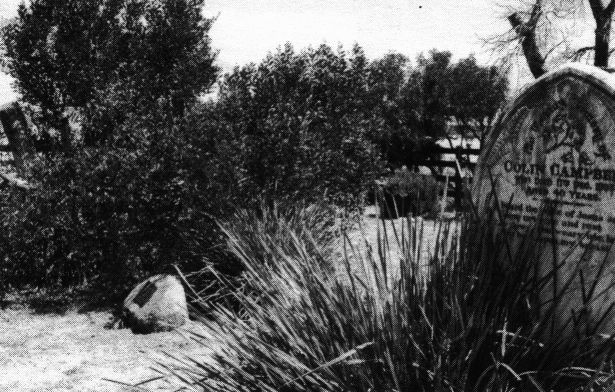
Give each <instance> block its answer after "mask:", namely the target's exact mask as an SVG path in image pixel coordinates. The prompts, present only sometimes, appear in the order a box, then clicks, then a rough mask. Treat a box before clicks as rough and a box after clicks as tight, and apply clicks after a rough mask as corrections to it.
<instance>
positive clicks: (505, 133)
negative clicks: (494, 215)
mask: <svg viewBox="0 0 615 392" xmlns="http://www.w3.org/2000/svg"><path fill="white" fill-rule="evenodd" d="M560 131H561V132H560ZM592 143H593V146H592V145H591V144H592ZM554 149H557V150H558V151H559V152H558V154H559V155H560V156H563V157H564V159H565V160H566V159H568V160H569V161H567V162H565V163H567V164H572V165H574V164H576V166H575V167H576V168H579V167H580V166H583V167H586V168H587V167H588V164H589V163H592V164H599V165H604V164H611V160H610V154H604V153H605V152H607V151H611V150H612V151H614V152H615V75H613V74H610V73H609V72H607V71H605V70H603V69H600V68H597V67H594V66H590V65H585V64H578V63H569V64H565V65H563V66H561V67H560V68H558V69H556V70H554V71H552V72H549V73H547V74H545V75H543V76H542V77H540V78H538V79H536V80H535V81H534V82H533V83H531V84H530V85H528V86H527V87H525V88H524V89H523V90H522V91H521V92H520V93H519V94H517V96H516V97H515V98H514V99H513V100H512V101H511V102H509V103H508V104H507V105H506V106H505V107H504V108H503V110H502V112H501V113H500V115H499V117H498V119H497V121H496V123H495V125H494V128H493V130H492V132H491V133H490V135H489V136H488V137H487V140H486V143H485V145H484V146H483V149H482V152H481V156H480V157H479V160H478V162H477V168H476V171H475V176H474V178H475V179H476V181H475V182H474V186H473V192H472V194H473V199H474V202H475V203H476V205H477V206H478V207H479V210H480V209H481V208H484V207H486V206H485V205H484V201H485V199H486V197H485V196H486V195H485V192H486V191H487V189H490V188H491V184H487V185H485V183H486V182H490V181H491V180H487V179H488V178H489V177H492V176H493V174H494V173H495V172H497V169H498V168H504V166H505V164H506V162H509V165H510V162H519V163H521V161H523V162H525V163H528V164H529V162H530V161H532V162H534V164H536V165H543V164H544V163H545V162H544V161H545V159H547V158H548V157H551V158H553V157H554V155H553V154H554V153H555V151H553V150H554ZM563 149H567V152H568V153H567V154H566V153H564V152H563ZM598 150H600V151H598ZM601 152H602V153H601ZM596 153H598V157H597V158H599V159H598V160H595V159H594V158H596ZM607 155H608V156H609V161H608V162H607V161H605V160H604V159H602V158H606V157H607ZM579 159H580V160H579ZM547 160H548V159H547ZM612 164H613V165H615V161H613V162H612Z"/></svg>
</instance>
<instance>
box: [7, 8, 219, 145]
mask: <svg viewBox="0 0 615 392" xmlns="http://www.w3.org/2000/svg"><path fill="white" fill-rule="evenodd" d="M202 4H203V0H168V1H160V0H67V1H62V2H58V1H54V0H33V1H30V2H29V4H28V5H25V3H22V5H21V6H20V7H19V11H18V17H17V19H16V21H15V22H13V23H11V24H10V25H9V26H8V27H6V28H5V29H4V44H5V46H6V57H7V58H8V61H7V67H8V71H9V73H10V74H11V75H12V76H13V77H14V78H15V79H16V84H17V88H18V89H19V91H20V92H21V94H22V95H23V98H24V100H25V101H26V102H28V103H30V104H32V105H35V106H36V107H38V108H39V109H40V114H41V119H40V120H41V122H42V124H44V127H43V129H44V132H46V133H47V134H48V135H53V134H54V132H53V129H55V130H58V131H59V133H60V138H59V139H60V142H61V143H60V145H61V147H62V149H63V150H64V151H68V150H69V149H70V148H71V145H72V144H73V143H75V142H76V141H77V139H81V140H83V142H84V143H85V144H86V145H97V144H100V143H103V142H105V141H107V140H109V139H110V137H111V136H112V135H113V134H114V129H115V128H117V127H118V126H119V125H120V124H122V123H123V122H124V121H126V120H127V118H128V117H129V113H130V114H132V115H134V114H138V113H143V112H146V111H147V110H151V107H152V106H154V105H156V106H157V109H158V110H162V111H167V112H168V113H169V116H170V117H174V118H178V117H181V115H182V114H183V113H184V111H185V109H186V107H187V106H188V105H189V104H191V103H192V102H194V101H195V99H196V98H197V97H198V96H199V95H200V94H203V93H205V92H207V91H208V89H209V88H210V86H211V85H212V83H213V82H214V80H215V77H216V74H217V68H216V67H215V66H214V65H213V61H214V58H215V53H214V52H213V51H212V49H211V47H210V42H209V38H208V35H207V33H208V31H209V29H210V27H211V23H212V20H210V19H206V18H204V17H203V16H202V12H201V8H202ZM148 108H149V109H148ZM71 113H77V117H79V118H80V119H81V121H80V122H81V125H82V129H81V131H80V132H76V131H75V130H74V129H73V128H74V127H73V128H71V127H70V126H69V115H70V114H71Z"/></svg>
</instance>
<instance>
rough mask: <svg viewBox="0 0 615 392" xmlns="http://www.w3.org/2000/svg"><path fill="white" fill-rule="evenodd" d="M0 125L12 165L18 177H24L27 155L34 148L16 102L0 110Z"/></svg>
mask: <svg viewBox="0 0 615 392" xmlns="http://www.w3.org/2000/svg"><path fill="white" fill-rule="evenodd" d="M0 123H1V124H2V128H3V129H4V133H5V135H6V138H7V139H8V142H9V149H10V151H11V153H12V154H13V163H14V166H15V170H16V171H17V174H18V175H19V176H25V175H26V174H27V173H26V165H25V162H26V161H27V157H28V155H31V154H33V153H34V146H33V144H32V140H31V139H30V134H29V132H28V122H27V120H26V117H25V115H24V113H23V111H22V110H21V108H20V107H19V104H18V103H17V102H13V103H10V104H8V105H4V106H3V107H1V108H0Z"/></svg>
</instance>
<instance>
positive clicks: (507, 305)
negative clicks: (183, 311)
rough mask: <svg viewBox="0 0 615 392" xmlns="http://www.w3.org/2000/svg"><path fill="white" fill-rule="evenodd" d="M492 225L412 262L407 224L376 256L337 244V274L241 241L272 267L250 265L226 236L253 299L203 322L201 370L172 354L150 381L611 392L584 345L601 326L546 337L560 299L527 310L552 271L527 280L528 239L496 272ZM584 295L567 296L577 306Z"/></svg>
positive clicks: (501, 252)
mask: <svg viewBox="0 0 615 392" xmlns="http://www.w3.org/2000/svg"><path fill="white" fill-rule="evenodd" d="M494 224H496V223H495V221H493V220H491V218H490V219H487V218H486V220H483V221H481V222H472V221H467V222H466V223H457V224H455V223H453V224H452V225H451V224H443V226H441V228H440V230H439V239H438V240H437V241H436V242H437V244H438V245H437V246H436V248H435V250H434V256H433V257H430V258H429V259H428V260H424V259H423V258H422V256H421V254H422V252H421V251H420V249H421V246H422V241H423V237H422V233H424V232H425V229H424V228H423V226H422V224H421V223H420V221H415V220H410V219H408V220H405V221H403V223H402V225H403V228H402V227H399V226H397V227H396V229H394V233H391V232H390V230H391V229H392V228H394V227H395V226H393V225H388V224H387V225H385V224H383V225H382V226H381V228H380V234H379V236H378V242H377V243H374V244H371V243H365V245H360V244H357V243H354V245H352V243H353V242H352V240H351V238H347V241H348V242H346V243H347V246H346V251H345V252H344V253H343V256H342V258H341V259H339V260H338V262H339V263H340V264H338V265H339V266H340V268H339V271H338V273H337V274H331V273H330V272H329V271H327V270H326V269H325V268H323V267H322V263H320V262H318V261H317V259H315V258H314V257H312V254H311V253H310V252H307V251H306V241H305V239H303V238H300V237H295V238H294V239H293V240H292V242H291V243H290V245H291V248H290V249H291V250H292V253H289V252H288V250H289V248H288V245H289V244H288V243H285V244H284V245H282V244H280V243H277V242H276V241H275V235H274V233H271V232H267V231H264V232H259V233H256V234H255V233H251V236H252V237H254V236H257V237H259V238H260V240H261V241H262V243H263V244H269V246H270V248H262V249H265V250H267V251H268V255H269V256H270V257H272V258H273V259H275V262H273V263H266V264H263V263H261V262H259V261H256V260H255V259H254V258H253V256H255V255H254V254H252V253H251V251H252V250H251V247H250V246H249V245H248V246H246V244H249V243H252V242H253V240H249V241H248V242H247V243H246V242H244V237H243V235H241V234H239V233H243V229H242V228H241V227H239V228H235V229H234V228H230V229H229V230H228V231H227V236H228V241H229V245H230V247H231V249H232V250H233V252H234V253H235V254H236V255H237V256H238V257H239V258H240V260H241V262H242V263H243V264H244V266H245V268H246V273H245V281H246V282H247V284H248V285H249V288H251V289H252V290H248V291H241V292H237V293H236V294H235V295H236V298H237V299H238V300H239V301H240V302H241V304H242V311H241V312H239V313H235V312H233V311H229V310H228V309H226V308H224V307H222V306H218V307H217V312H216V314H215V319H214V322H213V323H212V322H209V321H207V322H204V323H203V325H202V327H203V329H204V330H203V332H198V333H197V332H195V333H194V334H193V335H192V336H193V338H194V339H196V340H197V341H199V342H202V343H203V344H204V345H205V346H207V345H208V344H209V343H210V342H211V341H216V342H219V343H218V344H219V345H218V346H217V347H218V348H217V349H216V351H214V352H213V360H212V361H209V360H208V361H202V360H201V359H198V358H189V357H186V356H184V355H181V354H178V355H173V356H169V357H168V358H167V360H166V361H165V362H164V363H163V364H162V368H161V369H160V370H161V372H162V373H163V374H166V375H167V376H169V377H172V378H174V379H175V380H176V381H177V382H178V383H179V384H180V385H181V386H182V387H184V388H187V389H190V390H211V391H257V390H258V391H337V390H344V391H374V390H377V391H443V390H447V391H474V390H480V391H512V390H523V391H543V390H557V391H576V390H582V389H583V390H603V388H607V387H609V386H612V385H613V383H614V382H615V378H614V376H613V374H614V372H615V369H613V368H612V365H611V363H610V358H612V354H613V352H614V349H615V345H614V344H613V340H612V339H611V338H609V337H602V336H601V335H598V334H597V333H596V332H595V331H597V330H599V329H600V326H599V324H600V322H598V324H596V325H591V326H590V325H589V324H586V323H585V322H584V321H583V319H582V318H579V319H575V317H571V318H570V319H569V322H570V323H569V324H567V325H563V326H561V327H557V326H556V325H557V324H554V323H553V322H554V321H555V320H556V319H557V318H558V317H559V316H560V315H557V309H558V304H560V303H562V302H561V301H562V298H561V297H556V298H555V299H554V301H552V302H547V303H541V302H540V297H541V293H543V292H544V291H543V290H544V289H545V287H547V285H548V283H547V282H548V281H550V280H551V279H553V278H554V276H553V275H552V274H556V271H555V272H553V273H552V274H549V275H546V276H545V277H544V279H539V278H537V277H536V276H535V275H534V260H535V257H534V256H535V249H536V247H535V246H534V245H535V243H534V241H535V240H537V238H536V237H535V235H534V234H530V235H529V236H528V238H526V239H525V240H524V243H523V244H522V245H521V247H520V248H519V249H520V250H519V252H518V253H517V254H516V255H515V257H514V258H513V259H509V258H508V256H507V253H506V252H507V251H506V249H507V246H506V244H504V245H503V241H504V242H506V239H507V237H506V235H494V226H493V225H494ZM456 225H457V226H456ZM261 227H262V228H263V229H264V228H265V226H261ZM387 227H388V228H387ZM236 229H238V230H239V231H237V230H236ZM496 232H497V230H496ZM501 234H504V233H501ZM391 238H393V239H395V238H396V239H397V240H396V241H397V243H396V246H397V248H396V249H394V246H395V245H394V244H392V243H391V242H389V241H390V240H391ZM447 244H448V245H447ZM396 260H399V264H397V263H395V262H394V261H396ZM571 279H577V277H576V276H573V277H571ZM586 283H587V284H588V285H589V286H591V282H586ZM254 292H256V293H259V295H258V296H254V295H252V293H254ZM592 292H593V291H586V292H584V293H582V294H581V293H579V294H580V295H584V303H586V304H587V303H589V302H591V301H592V298H593V296H592ZM598 316H600V315H598ZM605 316H608V314H605ZM575 320H577V321H575ZM594 328H595V329H594Z"/></svg>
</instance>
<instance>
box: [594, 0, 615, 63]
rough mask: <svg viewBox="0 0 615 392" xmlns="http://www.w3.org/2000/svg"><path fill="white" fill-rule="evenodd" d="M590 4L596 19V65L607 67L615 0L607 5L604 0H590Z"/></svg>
mask: <svg viewBox="0 0 615 392" xmlns="http://www.w3.org/2000/svg"><path fill="white" fill-rule="evenodd" d="M589 5H590V7H591V10H592V14H593V16H594V20H595V21H596V31H595V44H594V65H595V66H596V67H603V68H606V67H608V66H609V54H610V53H609V49H610V48H609V47H610V40H611V18H612V17H613V11H615V0H611V1H610V2H609V4H608V5H607V6H606V7H605V6H604V5H603V3H602V0H589Z"/></svg>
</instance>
